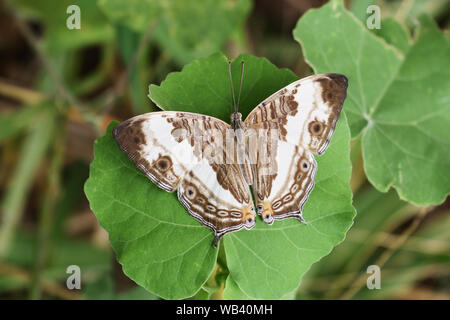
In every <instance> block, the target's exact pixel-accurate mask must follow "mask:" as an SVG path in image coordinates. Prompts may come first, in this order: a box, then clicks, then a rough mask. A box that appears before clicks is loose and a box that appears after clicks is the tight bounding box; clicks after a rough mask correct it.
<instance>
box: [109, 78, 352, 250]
mask: <svg viewBox="0 0 450 320" xmlns="http://www.w3.org/2000/svg"><path fill="white" fill-rule="evenodd" d="M346 89H347V78H346V77H345V76H343V75H338V74H322V75H314V76H311V77H308V78H304V79H301V80H298V81H296V82H293V83H291V84H290V85H288V86H286V87H285V88H283V89H281V90H279V91H278V92H276V93H274V94H273V95H272V96H270V97H269V98H267V99H265V100H264V101H263V102H261V103H260V104H259V105H258V106H257V107H256V108H255V109H254V110H253V111H252V112H251V113H250V114H249V115H248V116H247V117H246V119H245V120H244V121H243V120H242V115H241V114H240V113H238V112H237V111H236V110H235V112H234V113H233V114H232V115H231V125H229V124H227V123H226V122H223V121H222V120H219V119H216V118H213V117H210V116H206V115H200V114H194V113H188V112H173V111H169V112H166V111H162V112H153V113H147V114H143V115H140V116H136V117H134V118H131V119H128V120H126V121H124V122H122V123H121V124H119V125H118V126H117V127H116V128H115V129H114V131H113V135H114V138H115V139H116V141H117V142H118V145H119V147H120V148H121V149H122V150H123V151H124V152H125V153H126V154H127V155H128V157H129V158H130V159H131V160H132V161H133V162H134V163H135V165H136V166H137V167H138V168H139V169H141V171H142V172H143V173H144V174H145V175H146V176H147V177H148V178H149V179H150V180H151V181H153V182H154V183H155V184H156V185H157V186H159V187H160V188H162V189H164V190H166V191H169V192H173V191H175V190H176V191H177V194H178V199H179V201H180V202H181V203H182V204H183V206H184V207H185V208H186V210H187V211H188V212H189V214H190V215H191V216H193V217H194V218H195V219H197V220H198V221H200V222H201V223H202V224H204V225H205V226H207V227H209V228H210V229H212V230H213V232H214V234H215V245H216V244H217V242H218V240H219V239H220V238H221V237H222V236H223V235H225V234H226V233H229V232H233V231H237V230H240V229H242V228H246V229H251V228H252V227H253V226H254V225H255V224H256V211H257V212H258V214H259V215H260V216H261V218H262V219H263V221H264V222H266V223H268V224H272V223H273V222H274V220H281V219H286V218H290V217H295V218H298V219H299V220H300V221H301V222H305V221H304V219H303V217H302V207H303V205H304V203H305V202H306V200H307V198H308V196H309V194H310V192H311V190H312V188H313V186H314V176H315V173H316V168H317V164H316V162H315V159H314V155H320V154H322V153H323V152H324V151H325V149H326V148H327V146H328V144H329V142H330V139H331V136H332V134H333V131H334V129H335V126H336V122H337V120H338V118H339V114H340V112H341V109H342V105H343V102H344V99H345V96H346ZM249 185H252V189H253V193H254V200H255V204H254V203H253V198H252V194H251V193H250V188H249ZM255 208H256V210H255Z"/></svg>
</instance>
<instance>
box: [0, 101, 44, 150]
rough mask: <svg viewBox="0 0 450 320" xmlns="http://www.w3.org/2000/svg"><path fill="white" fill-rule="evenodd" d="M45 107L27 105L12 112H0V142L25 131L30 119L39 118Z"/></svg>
mask: <svg viewBox="0 0 450 320" xmlns="http://www.w3.org/2000/svg"><path fill="white" fill-rule="evenodd" d="M45 107H46V106H44V105H38V106H31V105H29V106H24V107H22V108H20V109H19V110H14V111H12V112H2V113H1V115H0V142H4V141H6V140H8V139H12V138H13V137H14V136H16V135H17V134H19V133H21V132H22V131H24V130H26V129H27V128H28V127H29V124H30V123H31V122H32V119H34V118H35V117H39V114H40V113H42V109H43V108H45Z"/></svg>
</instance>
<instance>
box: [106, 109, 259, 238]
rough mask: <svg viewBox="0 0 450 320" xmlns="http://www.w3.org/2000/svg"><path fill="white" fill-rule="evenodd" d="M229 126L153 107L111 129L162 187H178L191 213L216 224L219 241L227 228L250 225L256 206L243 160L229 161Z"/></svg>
mask: <svg viewBox="0 0 450 320" xmlns="http://www.w3.org/2000/svg"><path fill="white" fill-rule="evenodd" d="M229 130H230V126H229V125H228V124H227V123H225V122H223V121H221V120H219V119H216V118H213V117H209V116H205V115H201V114H195V113H188V112H171V111H163V112H151V113H147V114H143V115H139V116H136V117H134V118H131V119H128V120H126V121H124V122H122V123H120V124H119V125H118V126H117V127H115V128H114V130H113V135H114V138H115V140H116V141H117V143H118V145H119V147H120V148H121V149H122V151H124V152H125V153H126V154H127V156H128V157H129V158H130V159H131V160H132V161H133V162H134V164H135V165H136V166H137V167H138V168H139V169H140V170H141V171H142V172H143V173H144V174H145V175H146V176H147V177H148V178H149V179H150V180H151V181H153V182H154V183H155V184H156V185H157V186H158V187H160V188H161V189H164V190H166V191H169V192H173V191H175V190H177V191H178V199H179V201H180V202H181V203H182V204H183V206H184V207H185V208H186V210H187V211H188V212H189V214H190V215H191V216H193V217H194V218H195V219H197V220H198V221H200V222H201V223H202V224H203V225H205V226H207V227H209V228H210V229H212V230H213V232H214V234H215V237H216V240H215V243H217V241H218V240H219V239H220V238H221V237H222V236H223V235H225V234H226V233H228V232H232V231H236V230H240V229H242V228H247V229H250V228H252V227H253V226H254V224H255V214H254V213H255V211H254V207H253V202H252V197H251V193H250V190H249V188H248V185H247V184H246V182H245V180H244V176H243V174H242V172H241V169H240V166H239V165H237V164H235V163H233V162H232V161H227V160H228V159H226V158H225V157H226V153H227V149H226V148H224V147H225V146H226V145H225V144H224V142H225V139H226V134H227V131H229Z"/></svg>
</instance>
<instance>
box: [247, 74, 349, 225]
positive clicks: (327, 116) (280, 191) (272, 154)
mask: <svg viewBox="0 0 450 320" xmlns="http://www.w3.org/2000/svg"><path fill="white" fill-rule="evenodd" d="M347 85H348V82H347V78H346V77H345V76H344V75H340V74H318V75H314V76H310V77H307V78H304V79H301V80H298V81H296V82H293V83H291V84H290V85H288V86H287V87H285V88H283V89H281V90H280V91H278V92H276V93H274V94H273V95H272V96H270V97H269V98H267V99H266V100H264V101H263V102H261V103H260V104H259V105H258V106H257V107H256V108H255V109H254V110H253V111H252V112H251V113H250V114H249V115H248V117H247V118H246V119H245V121H244V125H245V128H246V135H247V138H248V141H249V142H248V144H249V154H250V162H251V163H252V168H253V190H254V193H255V199H256V205H257V210H258V212H259V214H261V216H262V218H263V220H264V221H265V222H266V223H269V224H271V223H273V219H285V218H289V217H297V218H299V219H300V221H302V222H304V220H303V218H302V207H303V204H304V203H305V202H306V200H307V198H308V196H309V194H310V192H311V190H312V188H313V186H314V176H315V173H316V167H317V165H316V161H315V160H314V156H313V154H315V155H321V154H322V153H323V152H324V151H325V150H326V148H327V147H328V144H329V142H330V139H331V137H332V135H333V132H334V129H335V127H336V123H337V121H338V119H339V115H340V112H341V110H342V105H343V103H344V100H345V97H346V92H347ZM252 139H253V141H252ZM254 146H256V147H254Z"/></svg>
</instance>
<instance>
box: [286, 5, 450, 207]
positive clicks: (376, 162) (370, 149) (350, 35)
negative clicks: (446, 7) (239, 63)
mask: <svg viewBox="0 0 450 320" xmlns="http://www.w3.org/2000/svg"><path fill="white" fill-rule="evenodd" d="M422 22H423V27H422V30H421V32H420V34H419V36H418V38H417V40H416V41H415V42H414V43H413V44H412V45H410V47H409V48H408V49H407V48H406V47H405V46H404V45H402V46H400V45H399V44H398V43H397V42H396V43H395V45H396V46H398V47H399V48H400V49H401V50H405V53H404V54H403V53H402V52H401V50H398V49H397V48H395V47H393V46H391V45H389V44H387V43H386V42H385V41H383V40H382V39H380V38H378V37H377V36H375V35H374V34H373V33H372V32H370V31H369V30H367V29H366V28H365V26H364V25H363V24H362V23H361V22H359V21H358V20H357V19H356V18H355V17H354V16H353V15H352V14H351V13H349V12H348V11H347V10H345V9H344V6H343V4H342V1H338V0H334V1H330V3H329V4H327V5H325V6H323V7H322V8H320V9H318V10H310V11H308V12H307V13H306V14H305V15H304V16H303V17H302V18H301V19H300V20H299V22H298V24H297V27H296V28H295V30H294V37H295V38H296V39H297V40H298V41H299V42H300V43H301V45H302V47H303V50H304V54H305V57H306V59H307V60H308V62H309V64H310V65H311V66H312V67H313V68H314V70H315V71H316V72H317V73H322V72H338V73H343V74H345V75H346V76H347V77H348V78H349V89H348V97H347V100H346V103H345V106H344V110H345V112H346V114H347V116H348V118H349V123H350V128H351V130H352V135H353V136H358V135H359V134H362V150H363V158H364V167H365V171H366V175H367V177H368V179H369V181H370V182H371V183H372V184H373V185H374V186H375V187H376V188H377V189H378V190H380V191H383V192H384V191H387V190H388V189H389V188H390V187H391V186H392V187H394V188H395V189H396V190H397V192H398V194H399V196H400V197H401V198H402V199H405V200H408V201H410V202H413V203H415V204H421V205H428V204H436V203H440V202H442V201H444V199H445V198H446V196H447V195H448V194H449V193H450V141H449V139H448V137H450V112H449V111H450V60H449V59H448V57H449V56H450V46H449V41H448V39H447V38H446V37H445V36H444V35H443V34H442V33H441V32H440V31H439V30H438V28H437V27H436V26H435V25H434V24H432V23H431V22H430V20H425V19H422Z"/></svg>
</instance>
